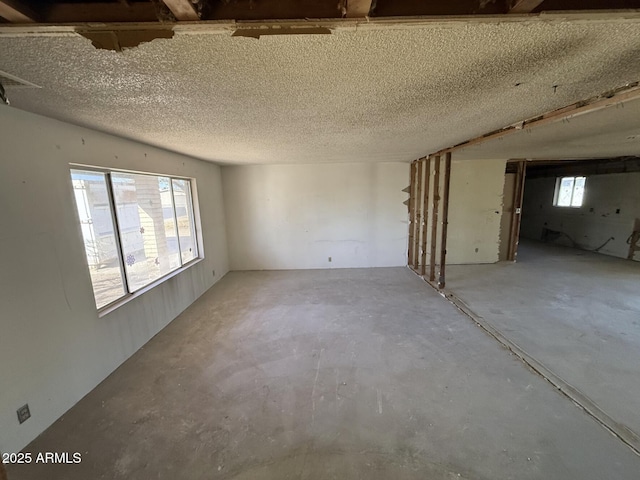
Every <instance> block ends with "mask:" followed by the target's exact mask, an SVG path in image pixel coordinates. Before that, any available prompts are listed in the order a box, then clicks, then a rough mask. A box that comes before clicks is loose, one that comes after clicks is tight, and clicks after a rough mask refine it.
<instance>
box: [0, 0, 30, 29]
mask: <svg viewBox="0 0 640 480" xmlns="http://www.w3.org/2000/svg"><path fill="white" fill-rule="evenodd" d="M0 17H2V18H4V19H6V20H8V21H9V22H12V23H35V22H37V21H38V16H37V15H36V13H35V12H33V11H32V10H31V8H29V7H28V6H27V5H26V4H24V3H22V2H20V1H19V0H0Z"/></svg>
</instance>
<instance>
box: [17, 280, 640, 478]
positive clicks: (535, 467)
mask: <svg viewBox="0 0 640 480" xmlns="http://www.w3.org/2000/svg"><path fill="white" fill-rule="evenodd" d="M107 320H108V319H107ZM131 321H135V319H131ZM70 374H71V372H70ZM25 451H29V452H34V453H37V452H41V451H58V452H60V451H67V452H75V451H78V452H82V454H83V459H82V463H80V464H77V465H53V466H51V465H49V466H47V465H41V464H37V465H36V464H31V465H28V466H13V467H12V468H11V469H10V470H9V472H8V473H9V478H10V479H11V480H25V479H36V478H37V479H45V478H46V479H65V480H75V479H82V480H85V479H100V478H105V479H107V478H108V479H120V478H123V479H124V478H126V479H172V480H173V479H210V478H216V479H217V478H220V479H278V480H281V479H316V478H317V479H320V478H322V479H367V480H369V479H385V480H386V479H435V480H441V479H442V480H444V479H487V480H489V479H490V480H498V479H519V480H520V479H562V480H566V479H581V480H585V479H598V480H600V479H605V478H606V479H609V478H615V479H617V480H619V479H637V478H638V472H639V471H640V457H638V456H636V455H635V454H634V453H633V452H632V451H631V450H630V449H629V448H627V447H626V446H625V445H623V444H622V443H621V442H620V441H619V440H618V439H617V438H615V437H613V436H612V435H611V434H610V433H608V432H607V431H606V430H605V429H604V428H603V427H602V426H601V425H599V424H598V423H596V422H595V421H594V420H593V419H592V418H591V417H589V416H588V415H586V414H585V413H584V412H583V411H582V410H581V409H580V408H578V407H577V406H576V405H574V404H573V403H572V402H570V401H569V400H568V399H567V398H566V397H564V396H562V395H561V394H560V393H559V392H557V391H556V390H555V389H554V388H553V387H552V386H551V385H549V384H548V383H547V382H546V381H545V380H543V379H542V378H541V377H539V376H538V375H537V374H535V373H533V372H532V371H530V370H529V369H527V367H526V366H525V365H524V364H523V363H522V362H520V361H519V360H518V359H516V358H515V357H514V356H512V355H511V354H510V353H509V352H508V351H507V350H505V349H504V348H502V347H501V346H500V345H499V344H498V343H497V342H496V341H495V340H494V339H492V338H491V337H489V336H488V335H487V334H486V333H484V331H482V330H481V329H479V328H478V327H477V326H476V325H475V324H474V323H473V322H471V321H470V320H469V319H468V318H467V317H466V316H464V315H462V314H461V313H459V312H458V310H457V309H455V308H454V307H453V306H452V305H451V304H449V303H448V302H447V301H446V300H445V299H444V298H442V297H441V296H439V295H438V294H436V293H435V292H434V291H433V290H432V289H431V288H430V287H428V286H427V285H426V284H425V283H424V282H422V281H421V280H420V279H418V278H417V277H416V276H415V275H414V274H413V273H412V272H410V271H409V270H408V269H405V268H391V269H366V270H365V269H359V270H321V271H293V272H246V273H230V274H228V275H227V276H226V277H225V278H224V279H223V280H222V281H220V282H219V283H218V284H217V285H216V286H214V287H213V288H212V289H211V290H209V291H208V292H207V293H206V294H205V295H204V296H203V297H201V298H200V299H199V300H198V301H197V302H196V303H194V304H193V305H192V306H191V307H190V308H189V309H188V310H187V311H185V312H184V313H183V314H182V315H181V316H180V317H179V318H177V319H176V320H175V321H174V322H172V323H171V324H170V325H169V326H168V327H167V328H166V329H164V330H163V331H162V332H161V333H160V334H159V335H157V336H156V337H155V338H154V339H153V340H151V341H150V342H149V343H148V344H147V345H146V346H145V347H144V348H143V349H142V350H141V351H139V352H138V353H137V354H136V355H135V356H134V357H132V358H131V359H130V360H129V361H127V362H126V363H125V364H124V365H123V366H122V367H121V368H120V369H118V370H117V371H116V372H114V374H112V375H111V376H110V377H109V378H108V379H106V380H105V381H104V382H103V383H102V384H101V385H99V386H98V387H97V388H96V389H95V390H94V391H92V392H91V393H90V394H89V395H88V396H87V397H85V398H84V399H83V400H82V401H81V402H79V403H78V404H77V405H76V406H75V407H74V408H72V409H71V410H70V411H69V412H68V413H67V414H66V415H65V416H64V417H63V418H61V419H60V420H59V421H58V422H56V423H55V424H54V425H53V426H52V427H51V428H50V429H48V430H47V431H46V432H45V433H44V434H43V435H41V436H40V437H39V438H38V439H36V440H35V441H34V442H32V443H31V444H30V445H29V446H28V447H27V448H26V449H25Z"/></svg>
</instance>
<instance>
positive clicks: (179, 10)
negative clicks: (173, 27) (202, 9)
mask: <svg viewBox="0 0 640 480" xmlns="http://www.w3.org/2000/svg"><path fill="white" fill-rule="evenodd" d="M162 1H163V2H164V4H165V5H166V6H167V7H169V10H171V13H173V16H174V17H176V20H180V21H187V22H197V21H198V20H200V17H199V16H198V12H196V10H195V8H194V7H193V3H191V2H190V1H189V0H162Z"/></svg>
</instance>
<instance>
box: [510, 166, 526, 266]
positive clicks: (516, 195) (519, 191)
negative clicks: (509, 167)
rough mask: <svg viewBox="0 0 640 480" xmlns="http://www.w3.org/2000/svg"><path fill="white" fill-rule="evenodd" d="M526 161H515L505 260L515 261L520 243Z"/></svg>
mask: <svg viewBox="0 0 640 480" xmlns="http://www.w3.org/2000/svg"><path fill="white" fill-rule="evenodd" d="M526 172H527V163H526V161H525V160H520V161H518V162H517V171H516V180H515V188H514V189H513V209H512V211H511V231H510V232H509V248H508V251H507V260H508V261H510V262H515V261H516V257H517V256H518V244H519V243H520V222H521V220H522V203H523V199H524V181H525V178H526Z"/></svg>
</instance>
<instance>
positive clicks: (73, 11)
mask: <svg viewBox="0 0 640 480" xmlns="http://www.w3.org/2000/svg"><path fill="white" fill-rule="evenodd" d="M0 1H2V0H0ZM45 21H46V22H47V23H81V22H99V23H112V22H157V21H158V15H157V14H156V9H155V7H154V6H153V4H152V3H151V2H135V3H132V4H131V6H129V7H128V6H126V5H124V4H122V3H58V4H53V5H51V7H50V8H49V10H48V13H47V14H46V17H45ZM148 27H149V26H148V25H145V26H144V27H138V29H139V30H145V29H147V28H148Z"/></svg>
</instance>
